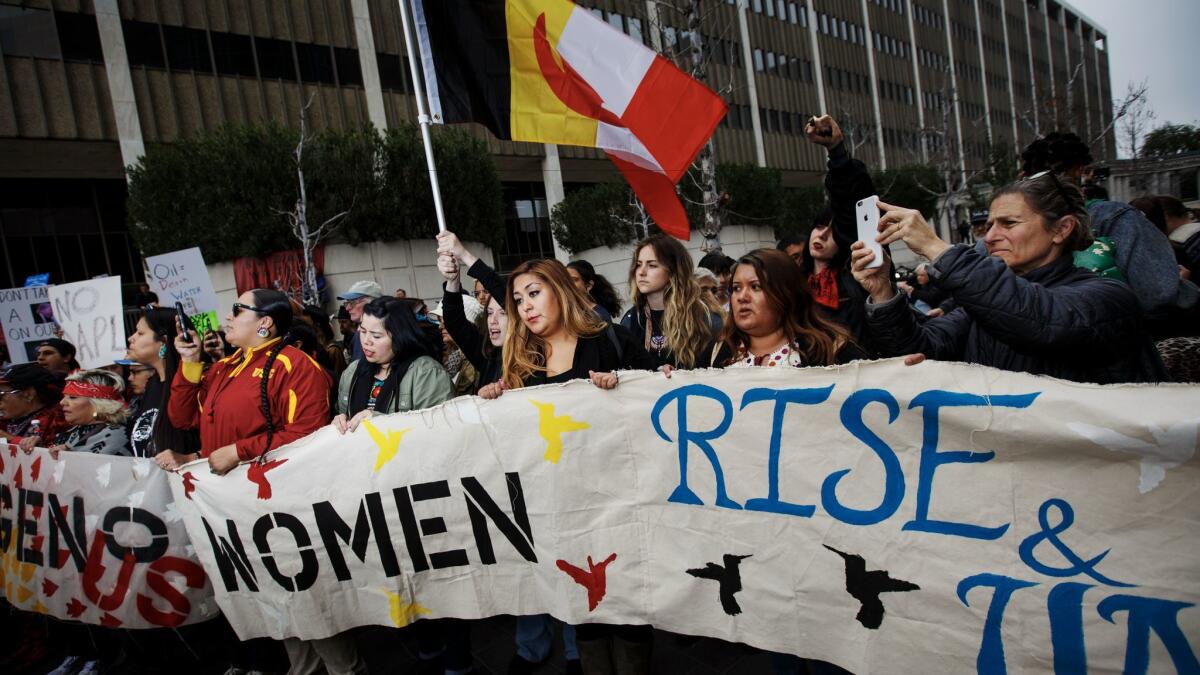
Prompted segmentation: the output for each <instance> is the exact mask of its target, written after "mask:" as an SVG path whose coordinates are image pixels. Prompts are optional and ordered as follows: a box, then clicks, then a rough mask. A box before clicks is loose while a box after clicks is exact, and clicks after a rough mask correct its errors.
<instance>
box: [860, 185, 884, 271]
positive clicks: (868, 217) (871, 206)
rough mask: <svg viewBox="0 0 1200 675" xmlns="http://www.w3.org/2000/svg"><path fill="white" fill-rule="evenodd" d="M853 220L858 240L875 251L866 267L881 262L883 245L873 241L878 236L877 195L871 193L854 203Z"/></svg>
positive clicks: (871, 266) (878, 264) (875, 265)
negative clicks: (856, 227)
mask: <svg viewBox="0 0 1200 675" xmlns="http://www.w3.org/2000/svg"><path fill="white" fill-rule="evenodd" d="M854 220H855V221H856V222H857V223H858V240H859V241H861V242H863V243H864V244H866V245H867V248H869V249H871V250H872V251H874V252H875V259H874V260H872V261H871V264H870V265H867V267H868V268H874V267H879V266H880V265H882V264H883V246H881V245H880V243H879V242H877V241H875V237H878V236H879V196H878V195H871V196H870V197H867V198H866V199H860V200H859V201H858V203H857V204H855V205H854Z"/></svg>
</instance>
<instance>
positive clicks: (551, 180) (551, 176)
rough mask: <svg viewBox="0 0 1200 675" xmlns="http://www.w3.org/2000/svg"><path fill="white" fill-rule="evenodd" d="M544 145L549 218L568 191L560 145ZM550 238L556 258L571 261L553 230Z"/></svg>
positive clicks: (547, 214)
mask: <svg viewBox="0 0 1200 675" xmlns="http://www.w3.org/2000/svg"><path fill="white" fill-rule="evenodd" d="M542 147H544V148H545V149H546V156H545V157H544V158H543V159H542V184H543V185H545V187H546V217H547V218H549V216H550V214H551V213H553V212H554V207H555V206H558V205H559V203H560V202H562V200H563V197H564V196H565V194H566V193H565V191H564V190H563V180H562V165H561V164H559V161H558V146H557V145H555V144H553V143H545V144H544V145H543V146H542ZM534 216H535V217H536V216H537V214H536V213H535V214H534ZM550 240H551V241H553V242H554V258H555V259H556V260H558V261H559V262H561V263H562V264H564V265H565V264H567V263H568V262H570V261H571V256H570V255H569V254H568V253H567V250H566V249H565V248H563V247H562V246H561V245H560V244H559V243H558V239H557V238H556V237H555V236H554V233H553V232H551V233H550Z"/></svg>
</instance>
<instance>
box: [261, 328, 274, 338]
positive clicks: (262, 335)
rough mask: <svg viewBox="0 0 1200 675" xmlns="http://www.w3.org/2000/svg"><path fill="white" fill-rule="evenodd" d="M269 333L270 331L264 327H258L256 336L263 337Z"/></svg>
mask: <svg viewBox="0 0 1200 675" xmlns="http://www.w3.org/2000/svg"><path fill="white" fill-rule="evenodd" d="M270 334H271V331H269V330H267V329H266V328H259V329H258V337H260V338H265V337H267V336H268V335H270Z"/></svg>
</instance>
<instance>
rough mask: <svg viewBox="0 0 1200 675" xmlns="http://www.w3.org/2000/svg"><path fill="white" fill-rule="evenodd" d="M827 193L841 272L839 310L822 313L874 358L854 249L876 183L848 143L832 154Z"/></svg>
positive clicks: (826, 183)
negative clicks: (859, 214)
mask: <svg viewBox="0 0 1200 675" xmlns="http://www.w3.org/2000/svg"><path fill="white" fill-rule="evenodd" d="M825 191H826V192H827V193H828V194H829V206H830V208H831V209H832V210H833V240H834V242H835V243H837V246H838V254H837V255H836V256H835V257H834V259H833V260H832V261H831V264H832V266H833V267H834V269H836V270H837V285H838V308H837V309H836V310H831V309H829V308H827V307H824V306H822V309H823V310H825V312H826V314H827V316H828V317H829V318H831V319H833V320H834V321H835V322H837V323H839V324H841V325H842V326H844V327H845V328H846V330H848V331H850V336H851V337H853V338H854V341H855V342H856V343H858V346H859V347H860V348H861V349H862V350H863V351H864V352H866V353H868V354H873V353H875V352H876V351H877V350H876V348H875V346H874V345H873V344H872V343H871V335H870V332H869V331H868V330H867V313H866V304H867V293H866V291H864V290H863V288H862V286H859V285H858V281H856V280H855V279H854V274H853V273H852V272H851V271H850V246H851V245H852V244H853V243H854V242H856V241H858V224H857V223H856V222H855V208H856V205H857V203H858V201H859V200H860V199H864V198H866V197H870V196H871V195H873V194H875V183H874V182H873V181H872V180H871V172H869V171H867V166H866V165H865V164H863V163H862V162H861V161H859V160H857V159H854V158H853V157H851V156H850V153H849V152H848V151H847V150H846V146H845V144H844V143H842V144H839V145H837V146H835V147H833V148H830V150H829V163H828V171H827V172H826V173H825Z"/></svg>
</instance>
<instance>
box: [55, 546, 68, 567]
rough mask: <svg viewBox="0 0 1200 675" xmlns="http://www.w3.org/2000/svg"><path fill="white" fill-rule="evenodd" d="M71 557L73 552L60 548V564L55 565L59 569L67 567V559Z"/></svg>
mask: <svg viewBox="0 0 1200 675" xmlns="http://www.w3.org/2000/svg"><path fill="white" fill-rule="evenodd" d="M70 559H71V552H70V551H66V550H63V549H61V548H60V549H58V564H57V565H55V567H57V568H58V569H60V570H61V569H62V568H64V567H66V565H67V561H68V560H70Z"/></svg>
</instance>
